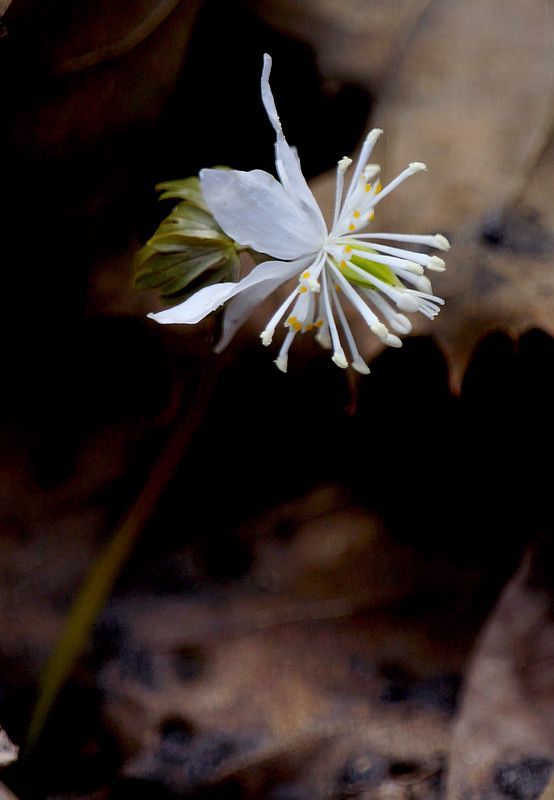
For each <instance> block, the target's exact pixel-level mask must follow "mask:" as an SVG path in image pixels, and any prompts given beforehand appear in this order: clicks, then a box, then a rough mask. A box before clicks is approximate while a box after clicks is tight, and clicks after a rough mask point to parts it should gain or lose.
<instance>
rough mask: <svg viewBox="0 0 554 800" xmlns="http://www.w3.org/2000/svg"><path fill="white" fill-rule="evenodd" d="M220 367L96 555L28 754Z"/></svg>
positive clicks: (58, 652) (45, 683)
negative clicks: (122, 517) (124, 515)
mask: <svg viewBox="0 0 554 800" xmlns="http://www.w3.org/2000/svg"><path fill="white" fill-rule="evenodd" d="M219 365H220V367H219V369H218V368H215V367H214V364H213V362H212V361H211V360H210V361H209V362H208V364H207V365H206V367H205V368H204V371H203V373H202V376H201V379H200V383H199V385H198V389H197V391H196V393H195V395H194V397H193V399H192V402H191V404H190V406H189V408H188V413H186V414H185V415H184V417H183V418H182V419H180V420H178V421H177V422H176V423H175V425H174V427H173V429H172V430H171V432H170V434H169V436H168V440H167V442H166V444H165V447H164V448H163V449H162V451H161V453H160V455H159V457H158V460H157V461H156V463H155V464H154V466H153V468H152V470H151V472H150V474H149V476H148V478H147V480H146V482H145V484H144V486H143V487H142V489H141V491H140V493H139V495H138V497H137V499H136V501H135V502H134V504H133V505H132V507H131V508H130V510H129V511H128V513H127V515H126V517H125V518H124V519H123V521H122V522H121V525H120V526H119V527H118V528H117V529H116V530H115V532H114V533H113V535H112V537H111V538H110V539H109V541H108V542H107V543H106V544H105V545H104V547H103V548H102V550H101V551H100V553H99V554H98V556H97V558H96V560H95V562H94V563H93V565H92V567H91V569H90V570H89V572H88V574H87V576H86V577H85V580H84V582H83V584H82V586H81V587H80V589H79V590H78V592H77V596H76V598H75V600H74V602H73V605H72V607H71V609H70V610H69V613H68V615H67V617H66V619H65V621H64V625H63V628H62V631H61V634H60V638H59V639H58V641H57V643H56V645H55V646H54V650H53V651H52V653H51V655H50V657H49V659H48V661H47V663H46V667H45V670H44V673H43V675H42V678H41V684H40V690H39V696H38V699H37V702H36V704H35V707H34V709H33V713H32V716H31V721H30V724H29V731H28V735H27V747H28V748H31V747H33V746H34V745H35V744H36V742H37V741H38V739H39V737H40V735H41V733H42V731H43V729H44V725H45V723H46V721H47V718H48V715H49V714H50V711H51V710H52V707H53V705H54V703H55V702H56V699H57V697H58V694H59V692H60V690H61V689H62V687H63V685H64V683H65V682H66V680H67V678H68V677H69V676H70V674H71V672H72V671H73V668H74V666H75V664H76V662H77V661H78V659H79V657H80V656H81V655H82V653H83V651H84V649H85V647H86V645H87V642H88V639H89V636H90V633H91V630H92V628H93V627H94V623H95V622H96V619H97V618H98V615H99V614H100V612H101V611H102V609H103V607H104V605H105V604H106V602H107V600H108V597H109V595H110V593H111V591H112V589H113V586H114V584H115V582H116V580H117V578H118V576H119V574H120V572H121V570H122V567H123V565H124V564H125V562H126V561H127V558H128V556H129V555H130V553H131V552H132V549H133V546H134V544H135V542H136V541H137V539H138V537H139V535H140V533H141V532H142V530H143V529H144V527H145V525H146V524H147V522H148V521H149V519H150V518H151V516H152V514H153V513H154V511H155V509H156V507H157V504H158V502H159V500H160V498H161V496H162V495H163V493H164V491H165V489H166V488H167V486H168V484H169V483H170V482H171V479H172V477H173V475H174V474H175V470H176V468H177V467H178V465H179V463H180V462H181V460H182V458H183V454H184V453H185V451H186V450H187V448H188V446H189V443H190V441H191V439H192V437H193V436H194V434H195V433H196V431H197V430H198V428H199V427H200V425H201V424H202V422H203V420H204V418H205V416H206V412H207V409H208V403H209V399H210V396H211V393H212V391H213V389H214V387H215V385H216V383H217V378H218V375H219V371H220V368H221V366H222V362H221V361H219Z"/></svg>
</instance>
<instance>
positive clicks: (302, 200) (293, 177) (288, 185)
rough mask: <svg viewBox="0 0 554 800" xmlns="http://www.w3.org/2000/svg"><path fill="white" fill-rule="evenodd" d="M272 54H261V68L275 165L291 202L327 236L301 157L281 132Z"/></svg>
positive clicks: (263, 97) (263, 100) (263, 93)
mask: <svg viewBox="0 0 554 800" xmlns="http://www.w3.org/2000/svg"><path fill="white" fill-rule="evenodd" d="M270 72H271V56H268V55H267V53H266V54H265V55H264V66H263V70H262V103H263V104H264V108H265V110H266V113H267V116H268V117H269V121H270V122H271V124H272V126H273V129H274V130H275V133H276V134H277V139H276V142H275V166H276V168H277V174H278V175H279V178H280V180H281V183H282V184H283V187H284V189H285V191H286V193H287V194H288V195H289V197H290V198H291V199H292V200H293V202H295V203H297V204H299V205H300V206H301V207H302V208H304V210H305V211H306V212H307V213H308V214H309V215H310V216H311V218H312V219H313V221H314V223H315V224H316V225H317V227H318V229H319V231H320V233H321V235H322V236H323V237H325V236H326V235H327V226H326V225H325V220H324V219H323V214H322V213H321V209H320V208H319V206H318V204H317V202H316V199H315V197H314V196H313V194H312V191H311V189H310V187H309V186H308V183H307V181H306V178H305V177H304V175H303V174H302V168H301V166H300V160H299V158H298V154H297V152H296V150H295V148H293V147H291V146H290V145H289V144H288V142H287V140H286V139H285V136H284V134H283V128H282V126H281V120H280V119H279V115H278V114H277V108H276V106H275V100H274V98H273V92H272V91H271V87H270V85H269V74H270Z"/></svg>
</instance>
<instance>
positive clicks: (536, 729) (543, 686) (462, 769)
mask: <svg viewBox="0 0 554 800" xmlns="http://www.w3.org/2000/svg"><path fill="white" fill-rule="evenodd" d="M553 664H554V622H553V620H552V596H551V593H550V592H549V591H546V590H545V589H544V588H537V587H536V586H534V585H533V584H532V583H531V582H530V580H529V561H528V562H527V563H526V565H525V566H524V567H522V568H521V569H520V570H519V572H518V574H517V575H516V576H515V577H514V578H513V579H512V581H511V582H510V584H509V585H508V587H507V588H506V590H505V591H504V593H503V595H502V597H501V599H500V601H499V603H498V605H497V607H496V609H495V611H494V612H493V614H492V616H491V618H490V621H489V623H488V624H487V626H486V628H485V630H484V631H483V634H482V636H481V639H480V642H479V644H478V646H477V648H476V651H475V655H474V659H473V664H472V666H471V669H470V671H469V674H468V676H467V680H466V684H465V690H464V700H463V705H462V708H461V711H460V716H459V718H458V721H457V723H456V725H455V728H454V734H453V740H452V749H451V756H450V769H449V780H448V795H447V796H448V798H449V800H460V798H468V799H469V798H476V799H477V798H482V797H486V798H490V800H496V799H497V798H498V800H501V798H504V797H506V796H510V797H518V798H519V797H521V798H525V800H527V798H529V799H530V800H532V798H538V796H539V794H540V792H541V791H542V789H543V788H544V786H545V785H546V783H547V781H548V778H549V775H550V774H551V772H552V768H553V766H554V760H553V756H554V728H553V719H554V683H553V681H552V665H553Z"/></svg>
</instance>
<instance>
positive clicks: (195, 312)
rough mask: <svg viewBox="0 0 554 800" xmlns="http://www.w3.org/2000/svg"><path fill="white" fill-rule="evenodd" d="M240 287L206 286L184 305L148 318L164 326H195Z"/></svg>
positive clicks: (227, 285)
mask: <svg viewBox="0 0 554 800" xmlns="http://www.w3.org/2000/svg"><path fill="white" fill-rule="evenodd" d="M238 285H239V284H237V283H214V284H213V285H212V286H205V287H204V288H203V289H200V290H199V291H198V292H195V293H194V294H193V295H192V297H189V298H188V299H187V300H185V302H184V303H180V304H179V305H178V306H174V307H173V308H168V309H167V310H166V311H159V312H158V313H157V314H148V316H149V317H150V319H155V320H156V322H160V323H162V324H163V325H170V324H173V323H185V324H188V325H194V324H195V323H196V322H200V320H201V319H204V317H207V316H208V314H209V313H210V312H211V311H215V310H216V308H219V306H221V305H223V303H224V302H225V301H226V300H228V299H229V298H230V297H232V296H233V294H235V293H236V289H237V286H238Z"/></svg>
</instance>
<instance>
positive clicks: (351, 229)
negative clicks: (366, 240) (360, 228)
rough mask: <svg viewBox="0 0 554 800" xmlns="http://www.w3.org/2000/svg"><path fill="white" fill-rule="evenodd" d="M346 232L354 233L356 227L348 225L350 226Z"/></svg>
mask: <svg viewBox="0 0 554 800" xmlns="http://www.w3.org/2000/svg"><path fill="white" fill-rule="evenodd" d="M348 230H349V231H355V230H356V226H355V225H352V224H350V225H349V226H348Z"/></svg>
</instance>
